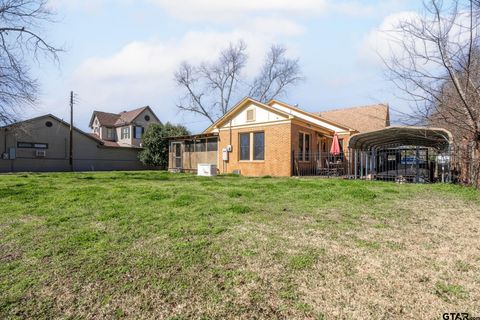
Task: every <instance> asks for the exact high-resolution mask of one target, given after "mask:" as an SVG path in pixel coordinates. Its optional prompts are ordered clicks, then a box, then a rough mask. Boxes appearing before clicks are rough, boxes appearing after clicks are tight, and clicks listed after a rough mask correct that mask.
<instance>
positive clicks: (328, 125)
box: [169, 97, 389, 176]
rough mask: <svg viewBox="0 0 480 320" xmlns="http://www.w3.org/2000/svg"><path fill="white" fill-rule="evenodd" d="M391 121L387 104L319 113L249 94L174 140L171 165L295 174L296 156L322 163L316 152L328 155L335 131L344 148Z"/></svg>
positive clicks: (255, 173)
mask: <svg viewBox="0 0 480 320" xmlns="http://www.w3.org/2000/svg"><path fill="white" fill-rule="evenodd" d="M342 113H343V114H342ZM343 119H345V121H344V122H342V121H343ZM367 122H368V124H367ZM388 125H389V112H388V106H387V105H375V106H370V107H362V108H353V109H343V110H337V111H331V112H322V113H321V115H319V114H315V113H311V112H307V111H305V110H302V109H300V108H298V107H295V106H292V105H289V104H287V103H284V102H281V101H278V100H272V101H270V102H268V103H266V104H264V103H261V102H258V101H256V100H254V99H251V98H248V97H247V98H245V99H243V100H242V101H241V102H239V103H238V104H237V105H236V106H234V107H233V108H232V109H231V110H230V111H229V112H228V113H227V114H225V115H224V116H223V117H221V118H220V119H219V120H217V121H216V122H215V123H214V124H212V125H211V126H210V127H208V128H207V129H206V130H205V131H204V132H203V133H202V134H199V135H193V136H184V137H175V138H172V139H171V141H170V152H169V169H170V170H172V171H195V170H196V167H197V164H198V163H208V164H215V165H217V168H218V171H219V172H220V173H231V172H238V173H240V174H242V175H246V176H263V175H271V176H292V175H293V174H294V166H293V163H294V159H295V161H296V163H300V164H311V163H313V161H318V160H316V158H314V155H315V154H318V153H321V152H324V153H327V152H328V151H329V150H330V146H331V143H332V141H333V137H334V135H335V134H336V135H337V136H338V137H339V141H340V145H341V147H342V148H343V146H347V145H348V142H349V139H350V137H351V136H352V135H354V134H356V133H359V132H364V131H370V130H374V129H378V128H380V127H381V128H385V127H386V126H388ZM223 150H228V152H227V154H228V155H227V157H228V159H224V152H223Z"/></svg>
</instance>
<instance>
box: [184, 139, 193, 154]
mask: <svg viewBox="0 0 480 320" xmlns="http://www.w3.org/2000/svg"><path fill="white" fill-rule="evenodd" d="M185 152H195V142H193V141H185Z"/></svg>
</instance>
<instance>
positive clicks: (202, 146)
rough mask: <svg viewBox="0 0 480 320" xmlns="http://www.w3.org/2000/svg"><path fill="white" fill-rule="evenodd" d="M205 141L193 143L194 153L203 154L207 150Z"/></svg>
mask: <svg viewBox="0 0 480 320" xmlns="http://www.w3.org/2000/svg"><path fill="white" fill-rule="evenodd" d="M206 144H207V141H206V140H205V139H200V140H197V141H195V152H205V151H206V148H207V145H206Z"/></svg>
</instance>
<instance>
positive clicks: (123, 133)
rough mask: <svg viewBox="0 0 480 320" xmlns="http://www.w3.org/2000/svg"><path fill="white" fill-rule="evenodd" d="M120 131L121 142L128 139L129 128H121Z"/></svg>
mask: <svg viewBox="0 0 480 320" xmlns="http://www.w3.org/2000/svg"><path fill="white" fill-rule="evenodd" d="M120 130H121V137H122V140H124V139H130V127H122V129H120Z"/></svg>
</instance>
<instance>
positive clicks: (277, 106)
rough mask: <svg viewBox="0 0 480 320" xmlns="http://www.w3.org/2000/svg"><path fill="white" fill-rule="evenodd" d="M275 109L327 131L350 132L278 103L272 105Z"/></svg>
mask: <svg viewBox="0 0 480 320" xmlns="http://www.w3.org/2000/svg"><path fill="white" fill-rule="evenodd" d="M272 107H273V108H275V109H278V110H281V111H283V112H286V113H289V114H291V115H293V116H295V117H297V118H300V119H303V120H307V121H309V122H311V123H314V124H316V125H319V126H321V127H324V128H327V129H330V130H333V131H335V132H336V133H342V132H348V130H345V129H343V128H339V127H337V126H334V125H332V124H330V123H328V122H324V121H321V120H318V119H317V118H314V117H311V116H308V115H305V114H303V113H302V112H299V111H296V110H294V109H291V108H287V107H284V106H282V105H280V104H278V103H274V104H273V105H272Z"/></svg>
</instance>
